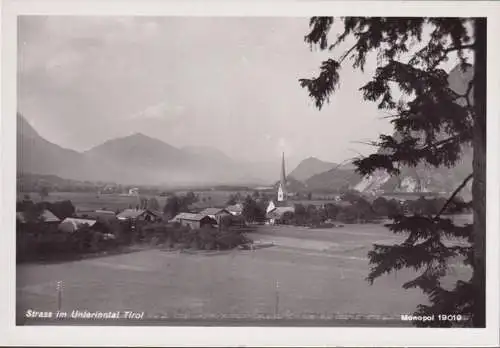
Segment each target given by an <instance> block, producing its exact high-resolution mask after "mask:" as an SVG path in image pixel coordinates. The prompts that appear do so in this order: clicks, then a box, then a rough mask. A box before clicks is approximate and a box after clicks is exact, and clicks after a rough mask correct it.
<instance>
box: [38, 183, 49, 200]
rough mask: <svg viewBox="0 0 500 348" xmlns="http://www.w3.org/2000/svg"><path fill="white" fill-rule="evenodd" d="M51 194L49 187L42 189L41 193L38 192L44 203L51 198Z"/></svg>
mask: <svg viewBox="0 0 500 348" xmlns="http://www.w3.org/2000/svg"><path fill="white" fill-rule="evenodd" d="M49 193H50V191H49V188H48V187H47V186H42V187H40V191H39V192H38V194H39V195H40V199H41V200H42V201H43V200H44V199H45V198H47V197H48V196H49Z"/></svg>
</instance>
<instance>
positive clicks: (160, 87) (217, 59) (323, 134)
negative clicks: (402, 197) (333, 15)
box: [18, 16, 392, 162]
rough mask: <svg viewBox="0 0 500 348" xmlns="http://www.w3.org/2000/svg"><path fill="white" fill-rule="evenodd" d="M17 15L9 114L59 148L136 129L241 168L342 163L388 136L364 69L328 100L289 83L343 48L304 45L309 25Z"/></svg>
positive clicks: (273, 20) (301, 21) (347, 76)
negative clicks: (13, 106)
mask: <svg viewBox="0 0 500 348" xmlns="http://www.w3.org/2000/svg"><path fill="white" fill-rule="evenodd" d="M19 18H20V19H19V25H18V33H19V36H18V110H19V111H20V112H21V113H22V114H23V116H24V117H25V118H26V119H27V120H28V122H29V123H30V124H32V125H33V126H34V127H35V129H36V130H37V131H38V132H39V133H40V135H42V136H43V137H44V138H46V139H47V140H49V141H51V142H53V143H55V144H58V145H60V146H63V147H65V148H69V149H74V150H77V151H84V150H87V149H90V148H92V147H94V146H96V145H99V144H101V143H103V142H104V141H107V140H109V139H112V138H116V137H123V136H127V135H130V134H133V133H136V132H140V133H143V134H145V135H148V136H151V137H154V138H157V139H160V140H162V141H165V142H166V143H168V144H170V145H173V146H177V147H183V146H211V147H214V148H217V149H219V150H221V151H223V152H224V153H226V154H227V155H229V156H230V157H233V158H237V159H241V160H247V161H274V160H276V159H278V160H279V158H280V156H281V152H282V151H285V154H286V156H287V157H288V158H294V159H304V158H307V157H310V156H313V157H317V158H319V159H322V160H326V161H333V162H341V161H344V160H346V159H348V158H352V157H355V156H357V155H358V153H362V154H368V153H371V152H373V150H374V149H373V148H372V147H369V146H366V145H362V144H359V143H357V142H362V141H369V140H375V139H376V138H378V135H379V134H381V133H391V129H392V127H391V125H390V124H389V122H388V120H387V119H384V118H383V117H382V116H384V115H383V114H382V113H381V112H380V111H378V110H377V108H376V105H375V104H373V103H369V102H365V101H363V99H362V94H361V92H360V91H359V90H358V89H359V87H361V86H362V85H363V84H364V83H366V82H367V81H368V80H369V78H370V74H367V75H364V74H363V73H361V72H360V71H355V70H353V69H351V68H350V67H345V68H343V70H342V72H341V88H340V89H339V91H338V92H337V93H336V94H335V95H334V96H333V97H332V98H331V102H330V104H329V105H328V106H326V107H324V108H323V109H322V110H321V111H319V110H317V109H316V108H315V107H314V105H313V102H312V100H311V99H310V98H309V96H308V93H307V91H306V90H305V89H302V88H301V87H300V86H299V83H298V79H299V78H305V77H312V76H315V74H316V73H317V71H318V68H319V66H320V64H321V61H322V60H324V59H325V58H327V57H329V56H334V57H335V56H339V55H340V54H341V53H342V51H333V52H330V53H328V52H321V51H319V50H314V49H313V50H311V48H310V47H309V45H308V44H306V43H305V42H304V40H303V38H304V35H305V34H307V32H308V18H277V17H262V18H257V17H255V18H249V17H247V18H209V17H142V18H141V17H76V16H75V17H56V16H51V17H42V16H23V17H19ZM335 34H336V33H335V27H334V30H333V35H335ZM374 64H375V63H374V62H372V61H369V63H368V66H367V68H366V71H367V72H373V69H374V68H375V65H374Z"/></svg>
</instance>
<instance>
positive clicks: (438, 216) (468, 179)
mask: <svg viewBox="0 0 500 348" xmlns="http://www.w3.org/2000/svg"><path fill="white" fill-rule="evenodd" d="M472 177H473V174H472V173H471V174H469V175H468V176H467V177H466V178H465V179H464V181H462V183H461V184H460V185H459V186H458V187H457V188H456V189H455V191H453V193H452V195H451V196H450V198H448V200H447V201H446V203H445V204H444V205H443V207H442V208H441V210H440V211H439V213H437V215H436V216H435V217H434V220H435V221H437V220H438V219H439V218H440V216H441V215H442V214H443V213H444V211H445V210H446V208H448V206H449V205H450V203H451V202H452V201H453V199H454V198H455V196H456V195H457V194H458V193H459V192H460V191H461V190H462V189H463V188H464V187H465V185H467V183H468V182H469V181H470V179H472Z"/></svg>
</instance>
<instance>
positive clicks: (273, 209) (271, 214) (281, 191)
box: [266, 153, 295, 225]
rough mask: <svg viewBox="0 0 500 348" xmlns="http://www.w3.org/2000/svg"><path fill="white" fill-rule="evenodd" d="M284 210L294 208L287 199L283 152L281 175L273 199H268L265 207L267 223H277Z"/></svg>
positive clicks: (288, 210)
mask: <svg viewBox="0 0 500 348" xmlns="http://www.w3.org/2000/svg"><path fill="white" fill-rule="evenodd" d="M286 212H292V213H293V212H295V208H294V206H293V205H292V204H290V202H289V201H288V191H287V187H286V171H285V153H283V154H282V158H281V175H280V181H279V184H278V190H277V194H276V197H275V199H272V200H271V201H269V204H268V206H267V209H266V218H267V221H268V223H269V224H272V225H274V224H278V223H280V221H282V218H283V215H284V214H285V213H286Z"/></svg>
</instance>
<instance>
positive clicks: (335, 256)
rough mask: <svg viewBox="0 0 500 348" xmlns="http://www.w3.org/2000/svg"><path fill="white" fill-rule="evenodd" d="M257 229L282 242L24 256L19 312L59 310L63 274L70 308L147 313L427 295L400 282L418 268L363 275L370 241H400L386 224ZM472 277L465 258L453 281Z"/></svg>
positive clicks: (372, 306) (364, 304)
mask: <svg viewBox="0 0 500 348" xmlns="http://www.w3.org/2000/svg"><path fill="white" fill-rule="evenodd" d="M251 237H252V238H253V239H255V240H260V241H262V242H273V243H274V244H275V245H274V246H272V247H269V248H262V249H257V250H254V251H242V250H233V251H230V252H225V253H216V254H209V255H210V256H209V255H207V254H194V255H193V254H186V253H179V252H166V251H161V250H145V251H140V252H135V253H131V254H126V255H118V256H110V257H103V258H96V259H87V260H83V261H76V262H70V263H58V264H43V265H42V264H31V265H19V266H18V267H17V284H16V285H17V313H18V319H19V318H22V317H23V313H25V311H26V310H28V309H33V310H38V311H55V310H56V309H57V293H56V290H55V289H56V282H57V281H62V282H63V291H62V309H63V310H64V311H72V310H75V309H78V310H88V311H126V310H132V311H138V312H145V318H149V319H153V318H155V317H158V316H164V317H172V316H174V317H175V316H178V315H181V316H184V317H188V318H197V319H198V320H201V319H203V318H214V317H215V316H217V317H220V316H222V317H224V316H233V317H238V318H247V319H249V318H253V319H255V318H259V317H264V316H275V315H276V314H277V315H278V317H284V318H304V316H307V315H314V316H315V318H317V316H318V315H323V316H324V317H325V318H333V317H335V316H337V317H336V318H339V317H338V316H339V315H354V314H362V315H365V316H366V315H387V316H391V315H393V316H399V315H401V314H402V313H410V312H412V311H414V309H415V307H416V306H417V305H418V304H421V303H426V297H425V296H424V295H423V294H422V293H421V292H420V291H419V290H403V289H402V288H401V285H402V284H403V282H404V281H406V280H409V279H411V277H412V276H413V275H414V274H412V273H411V272H410V271H401V272H399V273H398V274H396V275H389V276H385V277H383V278H381V279H378V280H377V281H376V282H375V283H374V284H373V285H372V286H370V285H369V284H368V283H367V282H366V281H365V280H364V278H365V277H366V276H367V274H368V270H369V265H368V261H367V259H366V253H367V251H368V250H369V249H370V246H371V244H372V243H374V242H379V243H392V242H394V241H395V240H397V239H396V238H395V237H394V235H392V234H390V233H389V232H388V231H387V229H385V228H384V227H383V226H381V225H362V226H360V225H351V226H346V227H344V228H337V229H321V230H313V229H305V228H304V229H301V228H297V227H273V226H262V227H260V228H259V229H258V231H257V232H256V233H252V234H251ZM468 276H470V270H469V269H467V268H461V267H458V265H457V266H456V267H452V269H451V272H450V276H449V277H448V279H447V280H446V282H448V283H449V284H450V286H451V284H452V282H453V281H454V280H456V279H458V278H461V279H466V278H467V277H468ZM22 322H23V320H21V321H20V323H22ZM26 323H27V324H29V322H26ZM328 323H329V324H331V325H336V323H338V321H330V322H328ZM365 323H366V322H365ZM381 323H382V322H381ZM401 324H402V325H406V324H407V323H403V322H401ZM339 325H340V324H339ZM353 325H356V324H353ZM360 325H362V323H361V322H360ZM382 326H383V323H382Z"/></svg>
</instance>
